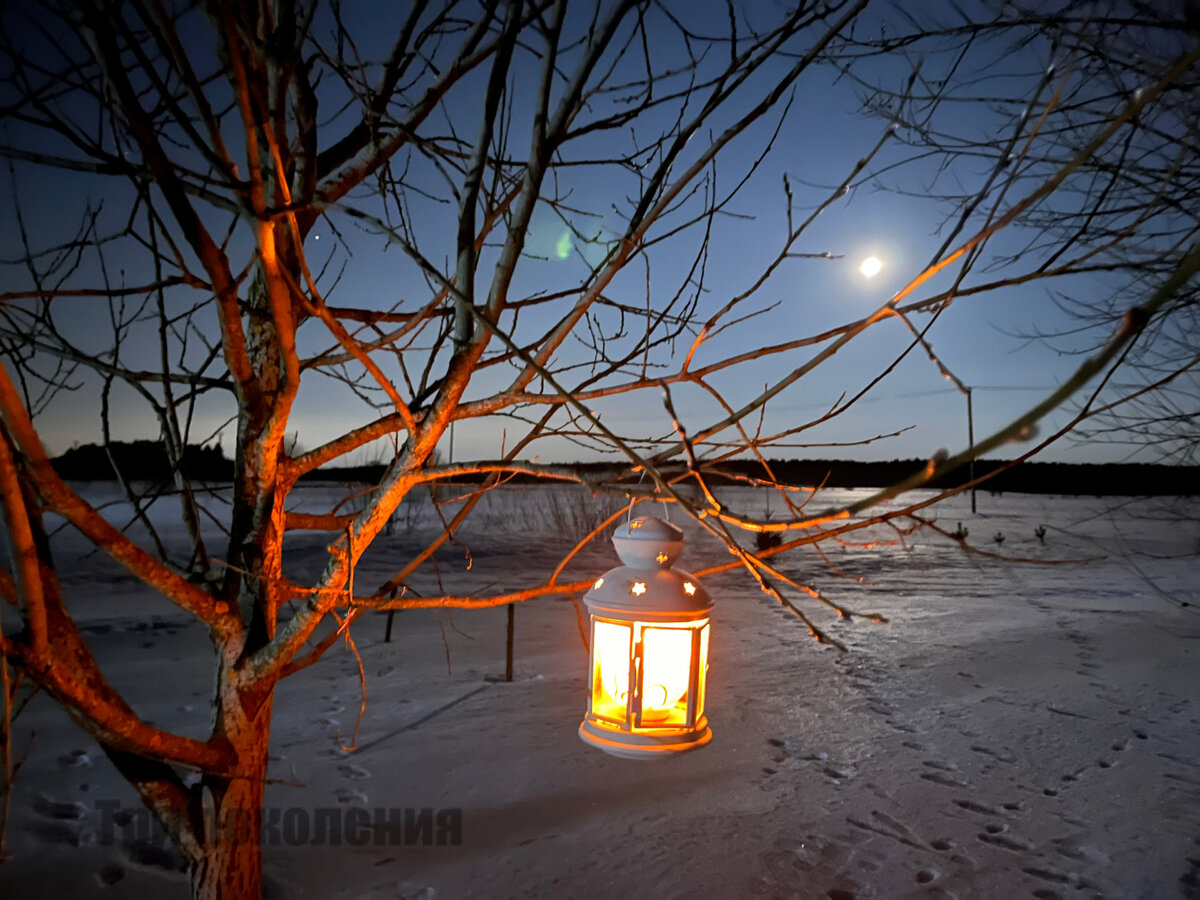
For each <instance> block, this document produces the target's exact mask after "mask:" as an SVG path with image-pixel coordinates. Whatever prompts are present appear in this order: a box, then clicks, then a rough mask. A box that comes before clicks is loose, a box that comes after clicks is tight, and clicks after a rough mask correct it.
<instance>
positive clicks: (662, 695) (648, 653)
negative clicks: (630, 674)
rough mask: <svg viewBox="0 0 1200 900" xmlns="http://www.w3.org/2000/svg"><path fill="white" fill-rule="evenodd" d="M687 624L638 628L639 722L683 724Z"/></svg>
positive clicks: (689, 645)
mask: <svg viewBox="0 0 1200 900" xmlns="http://www.w3.org/2000/svg"><path fill="white" fill-rule="evenodd" d="M694 634H695V629H694V628H691V627H678V626H676V627H666V626H645V627H644V628H643V629H642V694H641V696H642V704H641V706H642V716H641V724H642V725H644V726H645V725H651V726H655V727H660V728H661V727H687V726H688V725H690V723H689V722H688V693H689V691H688V689H689V687H690V682H691V674H692V641H693V636H694Z"/></svg>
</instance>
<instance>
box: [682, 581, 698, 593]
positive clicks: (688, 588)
mask: <svg viewBox="0 0 1200 900" xmlns="http://www.w3.org/2000/svg"><path fill="white" fill-rule="evenodd" d="M683 590H684V593H686V594H687V595H688V596H689V597H690V596H692V595H693V594H694V593H696V586H695V585H694V584H692V583H691V582H690V581H685V582H684V583H683Z"/></svg>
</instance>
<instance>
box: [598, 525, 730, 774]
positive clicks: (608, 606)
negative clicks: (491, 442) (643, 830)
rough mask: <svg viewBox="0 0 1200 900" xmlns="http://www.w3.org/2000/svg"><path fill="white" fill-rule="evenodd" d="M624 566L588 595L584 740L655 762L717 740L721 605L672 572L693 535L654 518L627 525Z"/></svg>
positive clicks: (621, 551) (622, 529) (619, 543)
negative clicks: (710, 686)
mask: <svg viewBox="0 0 1200 900" xmlns="http://www.w3.org/2000/svg"><path fill="white" fill-rule="evenodd" d="M612 540H613V546H614V547H616V550H617V556H619V557H620V559H621V562H623V563H624V565H623V566H619V567H617V568H615V569H612V570H611V571H609V572H606V573H604V576H603V577H601V578H598V579H596V583H595V584H594V585H592V587H591V589H590V590H589V591H588V592H587V594H586V595H584V598H583V602H584V603H585V604H586V605H587V610H588V616H589V618H590V623H591V647H592V654H591V668H590V675H589V678H588V688H589V699H588V708H587V715H586V716H585V717H584V720H583V724H582V725H580V726H579V736H580V737H581V738H583V740H584V741H586V742H587V743H589V744H591V745H592V746H594V747H599V748H600V749H601V750H603V751H605V752H606V753H612V754H614V755H616V756H624V757H629V758H631V759H645V758H649V757H654V756H662V755H666V754H672V753H683V752H685V751H687V750H695V749H696V748H698V747H703V746H704V745H705V744H707V743H708V742H709V741H710V740H711V739H712V730H711V729H710V728H709V727H708V719H707V718H705V716H704V680H705V677H706V676H707V675H708V614H709V611H710V610H711V609H712V605H713V604H712V599H711V598H710V597H709V596H708V592H707V591H706V590H704V588H703V587H702V586H701V584H700V582H698V581H697V580H696V579H695V578H694V577H693V576H692V575H689V574H688V573H687V572H683V571H681V570H679V569H674V568H672V567H671V566H672V563H674V562H675V560H676V558H677V557H678V556H679V554H680V552H681V551H682V550H683V531H682V530H680V529H679V528H677V527H675V526H674V525H672V524H671V523H669V522H664V521H663V520H662V519H658V518H654V517H653V516H645V517H643V518H639V519H634V520H632V521H630V522H625V523H624V524H622V525H619V526H618V527H617V530H616V532H615V533H614V534H613V539H612Z"/></svg>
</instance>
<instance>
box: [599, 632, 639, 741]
mask: <svg viewBox="0 0 1200 900" xmlns="http://www.w3.org/2000/svg"><path fill="white" fill-rule="evenodd" d="M632 636H633V632H632V629H631V628H630V627H629V626H628V625H619V624H617V623H616V622H605V621H603V620H600V619H597V620H595V622H594V623H593V625H592V715H594V716H596V717H598V718H601V719H608V720H610V721H613V722H622V723H623V722H624V721H625V719H626V716H627V714H628V710H629V659H630V655H631V653H630V641H631V638H632Z"/></svg>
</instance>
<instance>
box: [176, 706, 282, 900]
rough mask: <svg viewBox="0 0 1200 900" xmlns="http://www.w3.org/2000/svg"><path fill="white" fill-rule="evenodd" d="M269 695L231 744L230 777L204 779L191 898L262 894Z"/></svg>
mask: <svg viewBox="0 0 1200 900" xmlns="http://www.w3.org/2000/svg"><path fill="white" fill-rule="evenodd" d="M272 699H273V698H268V699H267V701H266V702H265V703H263V704H262V705H261V706H260V707H259V708H258V710H257V711H256V712H255V715H254V718H253V719H252V720H248V721H245V722H244V723H242V724H243V725H244V727H240V728H238V729H237V730H236V732H235V733H234V734H231V735H230V738H231V743H232V744H233V747H234V751H235V752H236V754H237V768H236V772H235V774H234V775H233V776H232V777H229V778H223V777H221V778H218V777H213V776H205V778H204V779H203V781H202V787H201V795H200V803H201V828H202V829H203V835H202V837H201V839H200V841H199V842H198V843H199V847H198V850H199V853H198V855H197V857H196V858H195V859H193V860H192V863H191V867H190V873H189V874H190V878H191V890H192V897H193V898H195V900H258V898H260V897H262V823H263V789H264V788H265V786H266V776H267V749H268V746H269V744H270V739H271V706H272Z"/></svg>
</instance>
